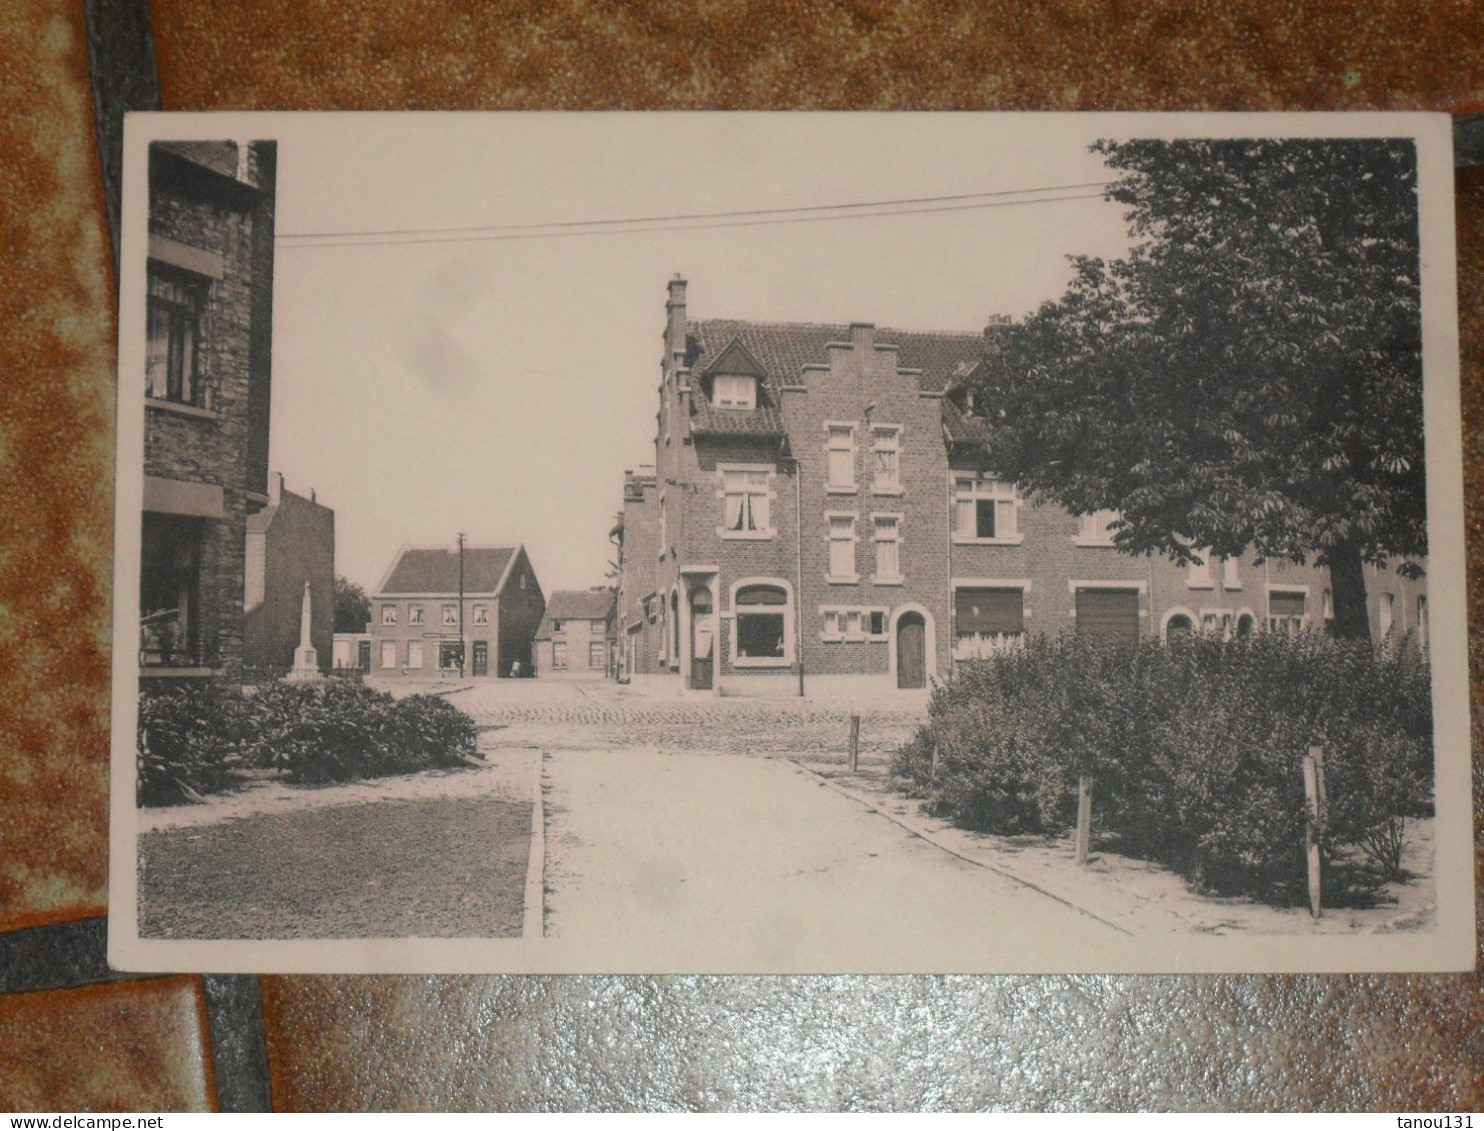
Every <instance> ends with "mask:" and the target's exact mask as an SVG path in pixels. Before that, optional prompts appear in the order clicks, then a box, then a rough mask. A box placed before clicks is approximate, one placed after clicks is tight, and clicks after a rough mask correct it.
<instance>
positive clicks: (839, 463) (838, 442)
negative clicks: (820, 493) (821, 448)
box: [825, 424, 855, 491]
mask: <svg viewBox="0 0 1484 1131" xmlns="http://www.w3.org/2000/svg"><path fill="white" fill-rule="evenodd" d="M825 487H826V488H827V489H828V490H831V491H853V490H855V429H854V428H853V427H852V426H850V425H848V424H831V425H830V426H829V439H828V441H827V442H826V452H825Z"/></svg>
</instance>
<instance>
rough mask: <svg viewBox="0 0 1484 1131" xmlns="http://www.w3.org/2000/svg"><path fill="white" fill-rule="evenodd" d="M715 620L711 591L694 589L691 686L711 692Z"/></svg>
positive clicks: (691, 616) (691, 630)
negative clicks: (712, 610) (712, 611)
mask: <svg viewBox="0 0 1484 1131" xmlns="http://www.w3.org/2000/svg"><path fill="white" fill-rule="evenodd" d="M715 624H716V621H715V618H714V617H712V615H711V590H709V589H705V588H702V589H694V590H692V591H691V595H690V685H691V687H692V688H694V689H695V690H697V691H710V690H711V681H712V679H713V678H714V676H713V673H714V671H715V665H716V660H715V655H716V629H715Z"/></svg>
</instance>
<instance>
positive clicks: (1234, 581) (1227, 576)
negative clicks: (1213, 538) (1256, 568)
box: [1221, 558, 1242, 589]
mask: <svg viewBox="0 0 1484 1131" xmlns="http://www.w3.org/2000/svg"><path fill="white" fill-rule="evenodd" d="M1241 565H1242V559H1241V558H1222V559H1221V587H1222V588H1223V589H1240V588H1242V574H1241Z"/></svg>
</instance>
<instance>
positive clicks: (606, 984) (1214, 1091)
mask: <svg viewBox="0 0 1484 1131" xmlns="http://www.w3.org/2000/svg"><path fill="white" fill-rule="evenodd" d="M1458 988H1459V987H1458V985H1457V984H1456V983H1455V984H1450V983H1449V982H1448V981H1447V980H1444V979H1436V978H1432V979H1426V978H1411V979H1379V978H1343V979H1324V978H1204V979H1196V978H840V979H828V978H667V979H653V978H419V979H412V978H401V979H397V978H383V979H369V978H317V979H269V980H267V982H266V983H265V995H266V1005H267V1008H268V1015H269V1032H270V1045H269V1048H270V1051H271V1053H272V1056H273V1061H274V1096H275V1102H276V1103H277V1104H278V1105H280V1106H281V1107H283V1108H294V1109H319V1108H328V1109H346V1108H351V1109H358V1108H373V1109H374V1108H401V1109H408V1108H411V1109H417V1108H425V1107H443V1106H452V1107H456V1108H486V1109H488V1108H494V1109H518V1110H526V1109H534V1110H552V1111H559V1110H572V1109H584V1110H587V1109H601V1110H620V1111H622V1110H636V1109H642V1110H674V1109H682V1110H689V1109H705V1110H757V1109H765V1110H825V1111H835V1110H866V1111H870V1110H889V1111H908V1110H942V1109H947V1110H970V1109H972V1110H989V1109H1005V1108H1011V1109H1038V1110H1052V1111H1055V1110H1063V1111H1065V1110H1085V1109H1089V1108H1093V1109H1096V1108H1113V1109H1129V1108H1178V1109H1213V1108H1218V1109H1224V1108H1246V1109H1252V1108H1258V1109H1273V1108H1279V1109H1293V1110H1311V1109H1369V1110H1390V1109H1398V1110H1409V1109H1410V1110H1433V1111H1446V1110H1454V1111H1459V1110H1470V1109H1472V1108H1475V1107H1477V1106H1478V1100H1479V1090H1478V1089H1479V1084H1478V1079H1477V1077H1478V1066H1479V1062H1480V1055H1481V1053H1484V1047H1481V1038H1480V1036H1479V1033H1478V1030H1477V1025H1476V1022H1477V1020H1478V1019H1477V1016H1473V1017H1471V1016H1470V1010H1469V1007H1468V1005H1467V997H1466V996H1465V995H1461V994H1459V993H1458V992H1457V990H1458ZM1381 1001H1384V1002H1385V1007H1384V1008H1378V1004H1379V1003H1380V1002H1381Z"/></svg>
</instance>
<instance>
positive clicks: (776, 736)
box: [448, 680, 927, 769]
mask: <svg viewBox="0 0 1484 1131" xmlns="http://www.w3.org/2000/svg"><path fill="white" fill-rule="evenodd" d="M448 698H449V702H451V703H454V704H455V705H457V706H458V707H459V708H460V709H462V710H464V711H467V712H468V713H469V714H470V715H472V716H473V717H474V718H475V720H477V721H478V722H479V724H480V725H481V726H484V727H489V728H492V733H491V734H490V735H489V738H490V740H491V741H492V744H493V745H495V746H540V747H542V748H544V749H547V750H611V749H621V748H626V747H644V748H647V749H662V750H670V751H689V752H720V753H726V754H748V755H754V756H760V757H767V758H782V757H788V758H798V757H807V758H808V759H809V760H810V761H812V762H825V763H828V762H834V761H839V762H841V763H843V762H844V761H845V759H846V756H847V751H848V749H849V739H850V720H851V716H852V715H859V716H860V719H861V729H860V758H861V763H862V764H863V765H867V766H875V767H880V768H882V769H884V768H885V766H886V765H887V763H888V762H889V761H890V759H891V755H892V752H893V751H894V750H895V749H896V748H897V747H898V746H900V745H902V743H904V742H906V741H907V740H908V739H910V738H911V737H912V735H913V733H914V732H915V731H916V729H917V726H918V724H919V722H920V721H921V720H923V719H924V718H925V717H926V715H927V699H926V697H925V696H922V695H911V696H903V697H902V698H901V699H897V698H892V699H889V700H882V699H880V698H878V699H876V700H874V701H872V700H869V699H865V698H864V697H863V698H861V699H860V700H849V699H843V698H830V699H824V698H820V699H793V698H789V699H782V698H780V699H723V698H713V697H710V696H694V697H691V696H687V697H685V698H680V697H677V696H673V695H666V696H659V695H646V694H644V693H641V692H638V691H634V690H632V689H630V688H627V687H619V686H618V685H616V684H613V683H608V682H598V681H591V682H578V681H570V682H565V683H558V682H556V681H550V682H545V683H543V682H541V681H537V680H519V681H512V680H501V681H498V682H493V681H491V682H484V683H478V684H475V685H474V686H472V687H470V688H468V689H467V690H461V691H453V692H452V693H451V694H449V697H448Z"/></svg>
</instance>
